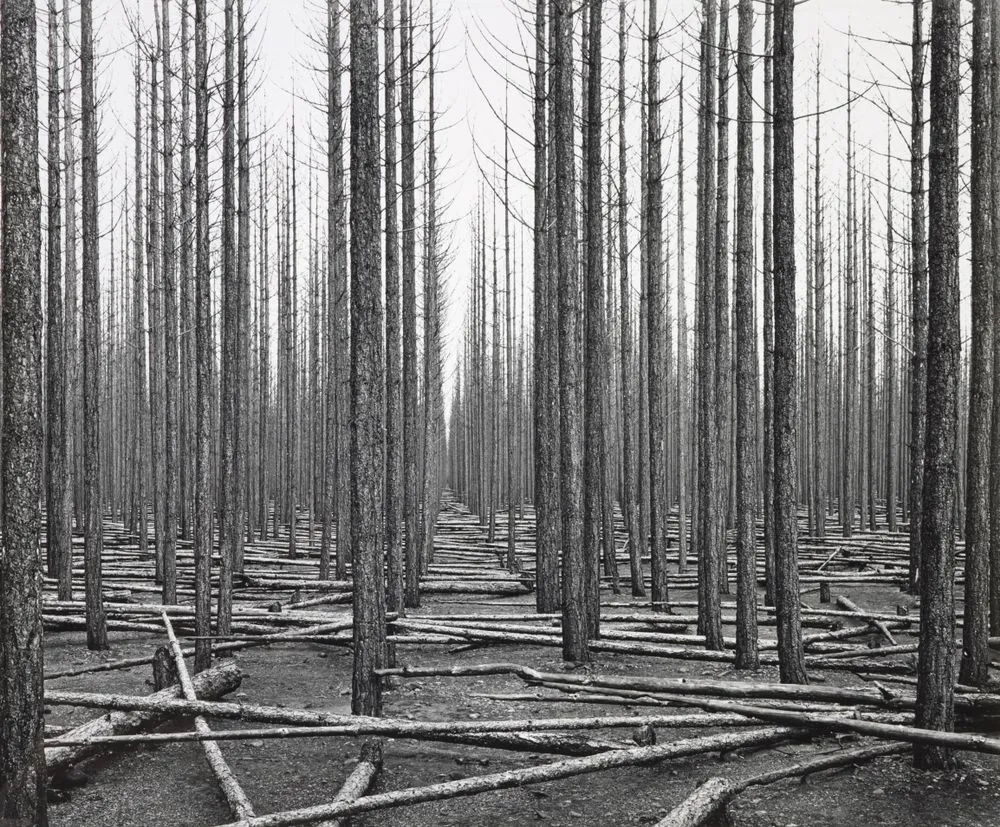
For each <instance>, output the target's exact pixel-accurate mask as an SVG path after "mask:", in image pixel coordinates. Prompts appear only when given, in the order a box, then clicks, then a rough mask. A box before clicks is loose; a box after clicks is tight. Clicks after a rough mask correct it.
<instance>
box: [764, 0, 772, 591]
mask: <svg viewBox="0 0 1000 827" xmlns="http://www.w3.org/2000/svg"><path fill="white" fill-rule="evenodd" d="M773 46H774V9H773V7H772V6H771V4H770V3H767V4H766V5H765V7H764V192H763V199H764V203H763V205H762V207H761V223H762V224H763V225H764V227H763V232H762V234H761V235H762V239H761V248H762V249H761V256H762V258H763V264H764V272H763V281H764V300H763V310H762V313H763V316H764V469H763V472H764V473H763V499H764V509H763V510H764V605H766V606H773V605H774V508H773V507H772V506H773V503H774V244H773V230H774V224H773V218H774V175H773V168H772V162H773V157H774V152H773V132H774V110H773V108H772V106H771V99H772V87H773V85H774V84H773V80H772V76H773V72H774V68H773V56H772V53H773Z"/></svg>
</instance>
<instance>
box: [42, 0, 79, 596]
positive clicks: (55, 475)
mask: <svg viewBox="0 0 1000 827" xmlns="http://www.w3.org/2000/svg"><path fill="white" fill-rule="evenodd" d="M48 6H49V7H48V23H49V95H48V98H49V106H48V118H49V120H48V129H49V140H48V150H47V151H48V154H47V156H46V165H47V171H48V199H47V205H48V216H47V220H48V226H47V227H46V254H45V262H46V267H47V274H46V281H47V308H46V316H47V323H48V324H47V328H46V337H45V374H46V380H47V392H46V396H45V403H46V419H47V422H48V428H47V429H46V465H47V467H48V476H47V478H46V480H47V485H46V489H45V516H46V547H47V552H48V554H47V562H48V570H49V576H50V577H51V576H56V577H58V579H59V599H60V600H72V599H73V556H72V555H73V547H72V537H71V534H70V531H71V528H72V520H73V514H72V511H71V504H72V500H71V492H70V488H69V469H68V468H67V451H66V449H67V442H66V342H65V338H64V330H63V284H62V282H63V279H62V196H61V188H60V168H59V164H60V154H59V153H60V148H59V137H60V129H59V111H60V104H59V101H60V95H59V89H60V86H59V18H58V13H57V11H56V2H55V0H49V4H48Z"/></svg>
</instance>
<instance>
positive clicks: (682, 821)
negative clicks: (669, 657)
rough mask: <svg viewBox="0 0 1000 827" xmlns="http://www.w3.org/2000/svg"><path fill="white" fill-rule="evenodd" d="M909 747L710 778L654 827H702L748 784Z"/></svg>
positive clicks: (863, 751) (884, 748) (855, 752)
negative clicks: (734, 776)
mask: <svg viewBox="0 0 1000 827" xmlns="http://www.w3.org/2000/svg"><path fill="white" fill-rule="evenodd" d="M909 749H910V747H909V745H905V744H881V745H878V746H874V747H863V748H861V749H853V750H847V751H838V752H835V753H831V754H829V755H821V756H819V757H818V758H810V759H807V760H805V761H800V762H798V763H795V764H790V765H788V766H787V767H779V768H778V769H776V770H772V771H771V772H766V773H761V774H760V775H753V776H750V777H749V778H744V779H741V780H735V779H729V778H719V777H715V778H709V779H708V780H707V781H705V782H704V783H703V784H700V785H699V786H698V787H697V788H696V789H695V791H694V792H693V793H691V795H689V796H688V797H687V798H685V799H684V801H682V802H681V803H680V804H678V805H677V806H676V807H674V809H673V810H671V811H670V812H669V813H668V814H667V817H666V818H664V819H662V820H660V821H658V822H657V823H656V825H655V827H702V825H703V824H705V823H706V822H707V821H708V820H709V819H711V818H713V817H714V816H715V815H717V814H718V813H720V812H721V811H722V810H724V809H725V807H726V805H727V804H729V802H730V801H732V800H733V799H734V798H735V797H736V796H737V795H739V794H740V793H742V792H743V791H744V790H746V789H747V788H748V787H753V786H763V785H765V784H774V783H776V782H778V781H781V780H783V779H785V778H794V777H796V776H806V775H809V774H810V773H814V772H821V771H823V770H829V769H835V768H837V767H845V766H848V765H850V764H862V763H865V762H866V761H873V760H874V759H876V758H883V757H885V756H887V755H900V754H902V753H905V752H907V751H909Z"/></svg>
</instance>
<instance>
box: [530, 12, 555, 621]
mask: <svg viewBox="0 0 1000 827" xmlns="http://www.w3.org/2000/svg"><path fill="white" fill-rule="evenodd" d="M546 6H547V0H537V2H536V6H535V74H534V83H535V88H534V101H533V107H534V113H533V120H534V141H535V169H534V181H533V183H532V188H533V191H534V216H533V224H534V231H535V232H534V240H535V244H534V259H533V267H534V285H535V291H534V292H535V299H534V302H533V312H534V325H533V330H534V336H535V338H534V347H533V357H534V365H533V368H534V370H533V380H534V381H533V389H534V393H533V401H534V411H533V413H534V425H535V428H534V439H535V468H534V472H535V522H536V525H535V537H536V539H535V579H536V591H535V608H536V609H537V610H538V611H539V612H554V611H556V610H557V609H558V607H559V517H558V514H559V503H558V496H557V494H558V485H557V482H556V478H557V471H556V467H557V458H558V454H557V448H556V445H557V444H558V434H559V420H558V417H557V416H556V412H555V403H554V401H553V398H552V386H553V380H552V376H553V374H554V373H555V372H556V371H557V367H556V352H555V351H554V349H553V347H552V344H553V342H555V341H556V339H555V331H553V330H552V329H551V328H550V326H549V323H548V322H549V317H550V309H551V305H552V304H553V303H554V302H555V296H554V295H552V294H551V291H550V290H549V286H550V283H551V278H552V277H551V274H550V263H551V262H550V260H549V251H550V250H551V249H552V240H551V234H550V232H549V225H550V224H551V223H552V217H553V215H554V213H553V212H552V211H551V210H550V209H549V205H550V204H551V203H553V201H552V200H551V199H550V195H551V194H550V193H549V192H548V178H549V174H550V164H551V165H552V166H554V163H552V162H550V159H549V153H548V135H547V130H546V122H545V120H546V118H545V116H546V109H547V107H548V105H549V101H548V98H547V95H546V90H547V88H548V87H547V83H546V82H547V75H548V65H549V58H548V55H547V52H546V48H545V37H546V25H545V24H546V20H547V14H548V13H547V9H546Z"/></svg>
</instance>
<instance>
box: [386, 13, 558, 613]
mask: <svg viewBox="0 0 1000 827" xmlns="http://www.w3.org/2000/svg"><path fill="white" fill-rule="evenodd" d="M548 1H549V0H537V2H536V7H535V69H534V75H535V76H534V84H535V86H534V100H533V108H534V113H533V121H534V124H533V126H534V142H535V147H534V149H535V168H534V180H533V182H532V190H533V195H534V216H533V226H534V242H535V243H534V260H533V268H534V286H535V290H534V295H535V299H534V308H533V312H534V325H533V327H532V329H533V331H534V345H533V348H532V350H533V356H534V365H533V367H534V371H533V379H534V382H533V387H534V393H533V401H534V411H533V413H534V426H535V427H534V448H535V467H534V472H535V520H536V526H535V536H536V540H535V572H536V580H537V587H536V590H535V608H536V609H537V610H538V611H539V612H554V611H556V609H557V608H558V607H559V502H558V500H559V495H558V476H557V468H558V448H557V445H558V434H559V418H558V415H557V412H556V411H557V408H556V401H555V393H554V392H553V388H554V387H555V384H554V374H555V373H556V372H557V367H556V359H557V351H556V349H555V348H553V347H552V344H553V342H555V341H556V338H555V331H554V330H552V329H551V328H550V325H549V320H550V318H551V313H552V305H553V304H554V303H555V299H556V297H555V295H554V293H553V291H551V290H550V289H549V288H550V285H551V282H552V275H551V274H552V272H554V269H555V268H554V267H552V266H551V265H552V264H553V261H552V260H551V259H550V256H549V253H550V251H552V250H553V249H554V244H553V238H552V235H553V234H552V233H550V231H549V225H550V223H551V222H552V218H553V216H554V214H555V211H554V209H552V210H550V204H554V203H555V202H554V198H553V196H554V193H551V192H550V191H549V189H548V182H549V179H550V176H551V175H552V172H553V170H554V167H555V164H554V159H550V153H549V143H548V130H547V129H546V113H547V109H548V108H549V106H551V102H550V101H549V99H548V96H547V90H548V88H549V85H550V84H552V83H554V77H555V75H554V72H553V73H552V74H551V77H549V74H550V72H549V55H548V53H547V50H546V23H547V22H548V20H549V14H548V9H547V5H548ZM404 2H405V0H404ZM547 82H548V83H547Z"/></svg>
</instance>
